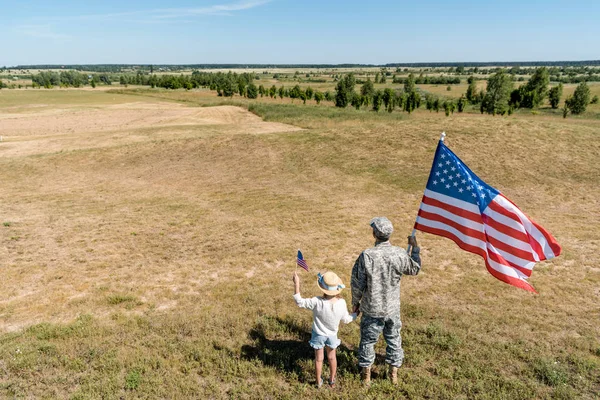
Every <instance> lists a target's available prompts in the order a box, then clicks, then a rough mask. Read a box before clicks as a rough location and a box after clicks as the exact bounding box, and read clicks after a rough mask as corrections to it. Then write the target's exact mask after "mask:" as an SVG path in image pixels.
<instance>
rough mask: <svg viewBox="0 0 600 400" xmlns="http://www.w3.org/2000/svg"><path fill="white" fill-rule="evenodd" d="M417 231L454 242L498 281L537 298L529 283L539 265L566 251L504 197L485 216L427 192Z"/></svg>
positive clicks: (470, 206)
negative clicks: (480, 259)
mask: <svg viewBox="0 0 600 400" xmlns="http://www.w3.org/2000/svg"><path fill="white" fill-rule="evenodd" d="M415 229H418V230H420V231H423V232H428V233H432V234H434V235H440V236H444V237H447V238H449V239H452V240H453V241H454V242H455V243H456V244H457V245H458V246H459V247H460V248H461V249H463V250H466V251H469V252H471V253H475V254H479V255H480V256H482V257H483V259H484V260H485V265H486V267H487V269H488V271H489V272H490V273H491V274H492V275H493V276H494V277H496V278H497V279H499V280H501V281H503V282H506V283H508V284H510V285H513V286H516V287H520V288H522V289H525V290H529V291H532V292H535V289H533V287H532V286H531V285H530V284H529V283H528V282H527V280H526V279H527V278H528V277H529V276H531V271H532V269H533V266H534V265H535V263H536V262H537V261H541V260H547V259H550V258H553V257H556V256H558V255H559V254H560V251H561V248H560V246H559V245H558V243H557V242H556V240H555V239H554V238H553V237H552V236H551V235H550V234H549V233H548V232H546V231H545V230H544V229H543V228H542V227H541V226H539V225H538V224H536V223H535V222H533V221H532V220H531V219H530V218H529V217H527V216H526V215H525V214H524V213H523V212H522V211H521V210H519V208H518V207H517V206H516V205H515V204H514V203H512V202H511V201H510V200H508V199H507V198H506V197H504V196H503V195H501V194H498V195H497V196H496V197H495V198H494V199H493V200H492V201H491V202H490V203H489V205H488V206H487V207H486V208H485V210H484V212H483V213H481V212H480V210H479V207H478V206H477V205H475V204H471V203H468V202H466V201H463V200H459V199H456V198H454V197H450V196H446V195H443V194H441V193H438V192H434V191H432V190H429V189H426V190H425V194H424V195H423V201H422V203H421V207H420V208H419V214H418V216H417V221H416V223H415Z"/></svg>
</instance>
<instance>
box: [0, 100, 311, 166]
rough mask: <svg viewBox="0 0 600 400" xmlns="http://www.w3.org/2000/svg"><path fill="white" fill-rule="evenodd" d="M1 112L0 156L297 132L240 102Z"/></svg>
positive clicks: (132, 104) (68, 107)
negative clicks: (201, 137)
mask: <svg viewBox="0 0 600 400" xmlns="http://www.w3.org/2000/svg"><path fill="white" fill-rule="evenodd" d="M5 111H8V112H4V113H2V112H0V123H2V136H3V141H2V142H1V143H0V157H13V156H24V155H34V154H44V153H53V152H58V151H71V150H78V149H84V148H98V147H109V146H114V145H122V144H126V143H135V142H141V141H147V140H154V139H158V138H161V139H164V138H172V137H174V136H175V137H176V136H182V135H183V136H188V137H189V136H198V135H202V134H215V133H228V134H236V133H237V134H262V133H276V132H290V131H296V130H299V129H300V128H297V127H295V126H292V125H287V124H281V123H276V122H265V121H263V120H262V119H260V117H258V116H256V115H254V114H252V113H250V112H248V111H247V110H244V109H242V108H239V107H234V106H217V107H202V108H198V107H187V106H183V105H181V104H177V103H167V102H158V103H141V102H139V103H126V104H117V105H110V106H103V107H95V108H84V109H81V108H79V107H78V106H76V105H72V106H66V107H62V108H58V109H57V108H53V109H46V110H38V112H37V113H36V114H35V115H32V114H31V113H15V112H11V110H9V109H5Z"/></svg>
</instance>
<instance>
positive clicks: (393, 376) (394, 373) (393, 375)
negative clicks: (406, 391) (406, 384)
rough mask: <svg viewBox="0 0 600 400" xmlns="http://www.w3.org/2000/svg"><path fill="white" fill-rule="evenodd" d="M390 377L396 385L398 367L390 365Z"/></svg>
mask: <svg viewBox="0 0 600 400" xmlns="http://www.w3.org/2000/svg"><path fill="white" fill-rule="evenodd" d="M390 379H391V380H392V383H393V384H394V385H397V384H398V367H394V366H392V365H390Z"/></svg>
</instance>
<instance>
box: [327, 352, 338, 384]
mask: <svg viewBox="0 0 600 400" xmlns="http://www.w3.org/2000/svg"><path fill="white" fill-rule="evenodd" d="M326 349H327V361H329V369H330V370H331V377H330V378H329V382H330V383H331V382H335V374H336V373H337V357H336V356H335V349H330V348H329V347H327V348H326Z"/></svg>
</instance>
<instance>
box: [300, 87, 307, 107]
mask: <svg viewBox="0 0 600 400" xmlns="http://www.w3.org/2000/svg"><path fill="white" fill-rule="evenodd" d="M299 97H300V100H302V104H306V92H305V91H304V90H300V96H299Z"/></svg>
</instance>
